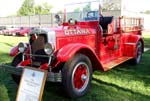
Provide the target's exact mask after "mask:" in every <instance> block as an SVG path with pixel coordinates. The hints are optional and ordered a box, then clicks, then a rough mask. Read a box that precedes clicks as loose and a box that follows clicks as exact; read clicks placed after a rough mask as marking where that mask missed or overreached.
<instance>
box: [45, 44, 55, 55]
mask: <svg viewBox="0 0 150 101" xmlns="http://www.w3.org/2000/svg"><path fill="white" fill-rule="evenodd" d="M54 49H55V47H54V45H52V44H50V43H46V44H45V47H44V51H45V53H46V54H47V55H51V54H52V53H53V51H54Z"/></svg>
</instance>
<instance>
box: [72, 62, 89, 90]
mask: <svg viewBox="0 0 150 101" xmlns="http://www.w3.org/2000/svg"><path fill="white" fill-rule="evenodd" d="M88 82H89V68H88V65H87V64H86V63H84V62H80V63H78V64H77V65H76V66H75V68H74V70H73V74H72V84H73V88H74V90H75V91H76V92H82V91H84V90H85V89H86V87H87V85H88Z"/></svg>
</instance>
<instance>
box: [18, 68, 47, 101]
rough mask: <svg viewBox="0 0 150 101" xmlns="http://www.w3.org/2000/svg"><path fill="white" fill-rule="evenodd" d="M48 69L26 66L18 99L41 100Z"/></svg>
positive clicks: (22, 100)
mask: <svg viewBox="0 0 150 101" xmlns="http://www.w3.org/2000/svg"><path fill="white" fill-rule="evenodd" d="M46 76H47V71H43V70H39V69H35V68H24V71H23V74H22V77H21V81H20V85H19V89H18V94H17V98H16V101H41V99H42V94H43V89H44V85H45V81H46Z"/></svg>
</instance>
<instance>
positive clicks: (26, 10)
mask: <svg viewBox="0 0 150 101" xmlns="http://www.w3.org/2000/svg"><path fill="white" fill-rule="evenodd" d="M33 14H34V0H25V1H24V2H23V4H22V6H21V8H20V9H19V11H18V12H17V15H19V16H27V15H33Z"/></svg>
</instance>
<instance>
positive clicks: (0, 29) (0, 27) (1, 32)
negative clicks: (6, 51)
mask: <svg viewBox="0 0 150 101" xmlns="http://www.w3.org/2000/svg"><path fill="white" fill-rule="evenodd" d="M5 29H6V26H0V35H3V34H4V30H5Z"/></svg>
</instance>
